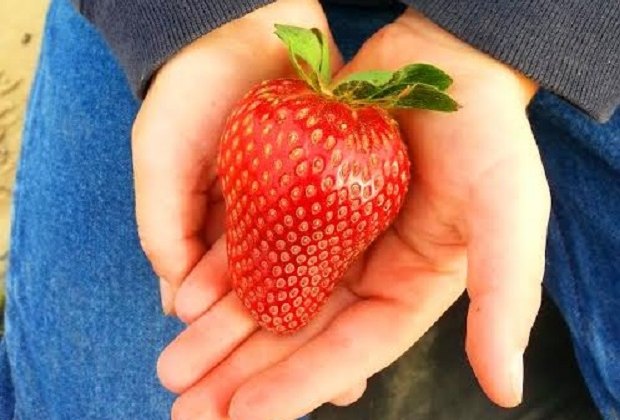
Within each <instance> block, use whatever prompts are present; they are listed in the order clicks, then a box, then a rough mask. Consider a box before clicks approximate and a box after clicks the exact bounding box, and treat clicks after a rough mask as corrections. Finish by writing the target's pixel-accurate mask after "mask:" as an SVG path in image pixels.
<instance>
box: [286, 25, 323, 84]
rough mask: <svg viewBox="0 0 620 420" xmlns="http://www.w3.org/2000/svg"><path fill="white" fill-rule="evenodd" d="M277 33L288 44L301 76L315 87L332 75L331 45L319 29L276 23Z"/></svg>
mask: <svg viewBox="0 0 620 420" xmlns="http://www.w3.org/2000/svg"><path fill="white" fill-rule="evenodd" d="M275 27H276V31H275V33H276V35H277V36H278V37H279V38H280V39H281V40H282V41H283V42H284V43H285V44H286V46H287V47H288V51H289V56H290V58H291V63H292V64H293V67H294V68H295V70H296V71H297V73H298V75H299V77H301V78H302V79H303V80H305V81H306V82H307V83H308V84H309V85H310V86H311V87H312V88H313V89H315V90H317V91H321V87H322V86H323V85H324V84H326V83H327V82H328V81H329V77H330V76H331V74H330V72H331V70H330V64H329V46H328V44H327V41H326V39H325V36H324V35H323V34H322V33H321V31H319V30H318V29H305V28H299V27H297V26H290V25H280V24H276V25H275Z"/></svg>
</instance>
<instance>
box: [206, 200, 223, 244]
mask: <svg viewBox="0 0 620 420" xmlns="http://www.w3.org/2000/svg"><path fill="white" fill-rule="evenodd" d="M208 206H209V222H208V223H207V225H206V227H205V243H206V244H207V246H211V245H213V244H214V243H215V242H216V241H217V240H218V239H219V238H221V237H222V236H223V235H224V232H225V231H224V220H225V219H224V216H225V214H226V206H225V205H224V201H223V200H221V201H216V202H213V201H210V202H209V204H208Z"/></svg>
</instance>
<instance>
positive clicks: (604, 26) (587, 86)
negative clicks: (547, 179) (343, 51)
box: [73, 0, 620, 121]
mask: <svg viewBox="0 0 620 420" xmlns="http://www.w3.org/2000/svg"><path fill="white" fill-rule="evenodd" d="M73 1H74V3H75V4H76V6H77V7H78V8H79V10H80V12H81V13H82V14H83V15H84V16H86V18H88V19H89V20H90V21H91V22H92V23H93V24H94V25H95V26H96V27H97V28H98V29H99V30H100V31H101V33H102V34H103V36H104V37H105V39H106V40H107V42H108V44H109V45H110V47H111V48H112V50H113V51H114V52H115V54H116V56H117V57H118V59H119V61H120V63H121V65H122V66H123V68H124V70H125V72H126V74H127V77H128V79H129V82H130V84H131V86H132V88H133V90H134V92H135V93H136V95H137V96H138V97H141V96H143V95H144V92H145V89H146V86H147V85H148V82H149V80H150V78H151V76H152V74H153V72H155V71H156V70H157V69H158V68H159V67H160V66H161V65H162V64H163V63H164V62H165V61H166V59H167V58H168V57H170V56H171V55H172V54H174V53H175V52H176V51H177V50H179V49H180V48H181V47H183V46H184V45H185V44H187V43H189V42H191V41H192V40H194V39H196V38H198V37H199V36H201V35H203V34H205V33H207V32H209V31H211V30H212V29H214V28H216V27H218V26H220V25H223V24H224V23H226V22H229V21H231V20H233V19H236V18H238V17H240V16H243V15H244V14H246V13H249V12H251V11H252V10H254V9H256V8H258V7H261V6H263V5H265V4H267V3H270V2H271V1H273V0H174V1H170V0H73ZM332 1H340V2H343V3H345V2H346V3H356V2H355V0H332ZM381 1H389V0H359V3H360V4H362V3H364V4H367V3H377V2H381ZM403 1H404V2H405V3H406V4H408V5H410V6H411V7H413V8H415V9H417V10H418V11H420V12H422V13H423V14H425V15H426V16H427V17H428V18H429V19H431V20H433V21H434V22H435V23H437V24H438V25H440V26H442V27H443V28H444V29H446V30H448V31H450V32H452V33H453V34H455V35H456V36H458V37H459V38H460V39H462V40H464V41H466V42H468V43H470V44H471V45H473V46H475V47H477V48H478V49H480V50H482V51H485V52H487V53H488V54H490V55H492V56H494V57H495V58H497V59H499V60H501V61H504V62H505V63H508V64H510V65H511V66H513V67H515V68H517V69H519V70H520V71H522V72H523V73H524V74H526V75H527V76H529V77H531V78H532V79H534V80H536V81H537V82H538V83H539V84H540V85H541V86H542V87H544V88H546V89H549V90H551V91H553V92H555V93H556V94H558V95H559V96H562V97H563V98H565V99H567V100H568V101H570V102H572V103H573V104H575V105H576V106H578V107H580V108H581V109H582V110H584V111H585V112H587V113H588V114H590V115H591V116H592V117H594V118H596V119H598V120H599V121H605V120H607V119H608V118H609V117H610V116H611V115H612V113H613V112H614V110H615V109H616V107H617V106H618V104H619V103H620V2H619V0H519V1H511V0H403Z"/></svg>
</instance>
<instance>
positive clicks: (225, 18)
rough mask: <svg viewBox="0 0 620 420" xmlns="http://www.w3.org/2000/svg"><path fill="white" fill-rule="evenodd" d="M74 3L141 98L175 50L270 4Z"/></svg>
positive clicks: (178, 0) (185, 0) (211, 0)
mask: <svg viewBox="0 0 620 420" xmlns="http://www.w3.org/2000/svg"><path fill="white" fill-rule="evenodd" d="M72 1H73V3H74V4H75V5H76V7H77V8H78V9H79V11H80V12H81V13H82V14H83V15H84V16H85V17H86V18H87V19H88V20H89V21H91V22H92V23H93V24H94V25H95V26H96V27H97V29H98V30H99V31H100V32H101V33H102V35H103V37H104V38H105V39H106V41H107V42H108V44H109V45H110V47H111V48H112V50H113V51H114V53H115V55H116V57H117V58H118V60H119V61H120V64H121V66H122V67H123V69H124V70H125V73H126V74H127V78H128V80H129V83H130V85H131V87H132V90H133V92H134V93H135V94H136V96H138V97H142V96H143V95H144V94H145V91H146V88H147V86H148V83H149V81H150V79H151V76H152V75H153V73H154V72H155V71H156V70H157V69H158V68H159V67H160V66H161V65H162V64H163V63H164V62H165V61H166V60H167V59H168V58H169V57H170V56H172V55H173V54H174V53H175V52H176V51H178V50H179V49H181V48H182V47H183V46H185V45H186V44H188V43H190V42H191V41H193V40H195V39H197V38H199V37H200V36H201V35H203V34H205V33H207V32H209V31H211V30H213V29H215V28H217V27H218V26H221V25H223V24H224V23H227V22H229V21H231V20H234V19H236V18H238V17H241V16H243V15H245V14H247V13H249V12H251V11H253V10H255V9H257V8H259V7H261V6H264V5H266V4H268V3H271V2H272V1H274V0H234V1H229V0H206V1H205V0H173V1H171V0H72Z"/></svg>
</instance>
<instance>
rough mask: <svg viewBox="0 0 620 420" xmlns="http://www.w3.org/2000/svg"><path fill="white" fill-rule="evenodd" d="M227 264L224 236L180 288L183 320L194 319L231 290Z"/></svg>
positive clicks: (177, 302) (179, 310)
mask: <svg viewBox="0 0 620 420" xmlns="http://www.w3.org/2000/svg"><path fill="white" fill-rule="evenodd" d="M227 264H228V259H227V256H226V239H225V238H224V237H223V236H222V237H220V239H219V240H218V241H217V242H216V243H215V244H213V247H212V248H211V250H210V251H209V252H207V253H206V254H205V255H204V257H202V259H201V260H200V261H199V262H198V264H196V266H195V267H194V269H193V270H192V271H191V272H190V273H189V275H188V276H187V278H186V279H185V281H184V282H183V284H182V285H181V287H180V288H179V290H178V291H177V294H176V299H175V301H174V309H175V312H176V314H177V316H178V317H179V319H180V320H181V321H183V322H185V323H186V324H189V323H190V322H193V321H194V320H196V319H197V318H198V317H199V316H200V315H202V314H203V313H205V312H206V311H207V310H209V308H211V306H213V305H214V304H215V303H216V302H217V301H219V300H220V299H221V298H222V297H223V296H224V295H225V294H226V293H228V292H229V291H230V281H229V279H228V276H227V269H228V267H227Z"/></svg>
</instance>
